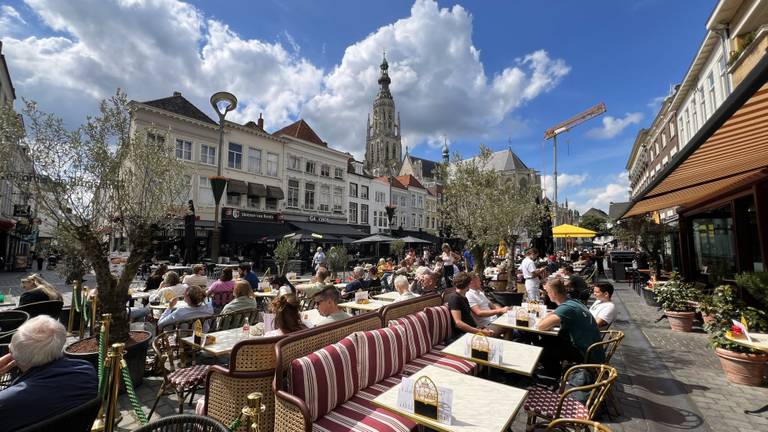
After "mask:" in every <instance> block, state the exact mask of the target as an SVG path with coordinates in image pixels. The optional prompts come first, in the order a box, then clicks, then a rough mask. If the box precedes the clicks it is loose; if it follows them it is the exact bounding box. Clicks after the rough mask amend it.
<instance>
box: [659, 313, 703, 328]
mask: <svg viewBox="0 0 768 432" xmlns="http://www.w3.org/2000/svg"><path fill="white" fill-rule="evenodd" d="M664 314H665V315H667V319H668V320H669V326H670V327H672V331H677V332H689V331H691V329H692V328H693V317H695V316H696V312H675V311H664Z"/></svg>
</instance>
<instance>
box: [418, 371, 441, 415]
mask: <svg viewBox="0 0 768 432" xmlns="http://www.w3.org/2000/svg"><path fill="white" fill-rule="evenodd" d="M439 406H440V405H439V403H438V392H437V385H435V382H434V381H432V379H431V378H429V377H428V376H422V377H419V379H417V380H416V382H414V383H413V412H414V413H415V414H418V415H422V416H424V417H429V418H431V419H435V420H437V419H438V417H437V413H438V407H439Z"/></svg>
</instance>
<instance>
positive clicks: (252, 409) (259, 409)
mask: <svg viewBox="0 0 768 432" xmlns="http://www.w3.org/2000/svg"><path fill="white" fill-rule="evenodd" d="M263 397H264V395H262V394H261V392H253V393H251V394H249V395H248V400H247V401H246V402H247V404H248V406H246V407H243V411H242V412H243V418H244V420H245V421H246V422H248V423H250V424H251V426H250V427H249V428H248V429H249V430H250V431H251V432H259V420H260V419H261V415H262V414H263V413H264V412H265V411H266V410H267V407H265V406H264V405H263V404H262V403H261V400H262V399H263Z"/></svg>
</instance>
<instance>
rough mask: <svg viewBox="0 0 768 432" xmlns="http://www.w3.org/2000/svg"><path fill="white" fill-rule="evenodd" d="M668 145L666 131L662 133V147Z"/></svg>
mask: <svg viewBox="0 0 768 432" xmlns="http://www.w3.org/2000/svg"><path fill="white" fill-rule="evenodd" d="M666 146H667V134H665V133H664V132H662V133H661V148H664V147H666Z"/></svg>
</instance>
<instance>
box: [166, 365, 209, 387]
mask: <svg viewBox="0 0 768 432" xmlns="http://www.w3.org/2000/svg"><path fill="white" fill-rule="evenodd" d="M206 373H208V366H207V365H196V366H190V367H185V368H182V369H176V370H175V371H173V372H171V373H169V374H168V381H170V382H171V384H173V385H174V386H176V387H177V388H180V389H185V390H186V389H188V388H192V387H194V386H196V385H198V384H202V383H203V381H205V374H206Z"/></svg>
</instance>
